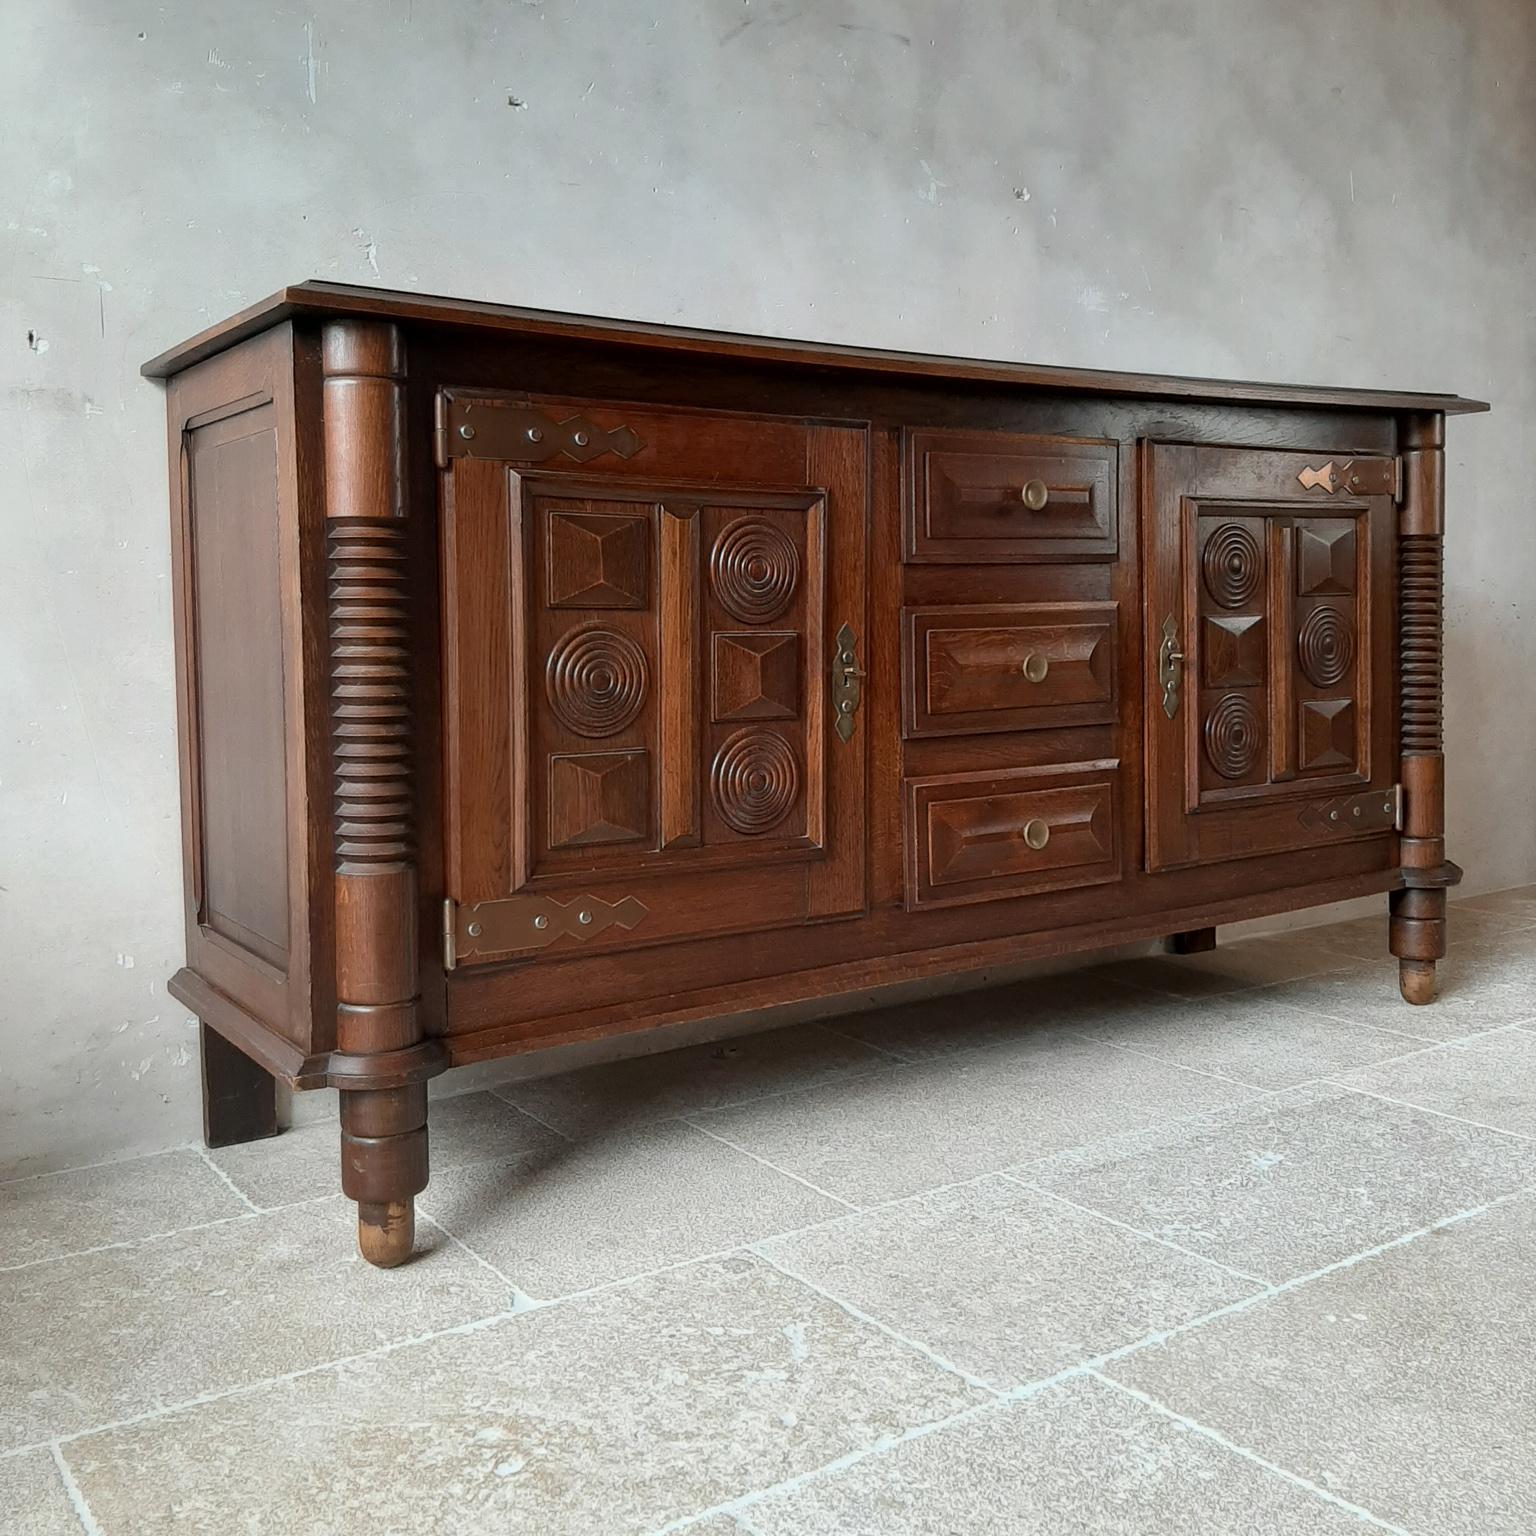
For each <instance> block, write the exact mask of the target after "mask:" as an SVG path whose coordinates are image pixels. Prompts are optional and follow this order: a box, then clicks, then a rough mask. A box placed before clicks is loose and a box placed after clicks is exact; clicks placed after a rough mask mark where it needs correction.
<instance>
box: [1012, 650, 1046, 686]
mask: <svg viewBox="0 0 1536 1536" xmlns="http://www.w3.org/2000/svg"><path fill="white" fill-rule="evenodd" d="M1050 670H1051V661H1050V657H1048V656H1046V655H1045V654H1044V652H1042V651H1031V652H1030V653H1029V655H1028V656H1026V657H1025V658H1024V664H1023V666H1021V667H1020V668H1019V671H1021V672H1022V673H1023V674H1024V676H1025V677H1027V678H1028V679H1029V681H1030V682H1032V683H1043V682H1044V681H1045V674H1046V673H1047V672H1049V671H1050Z"/></svg>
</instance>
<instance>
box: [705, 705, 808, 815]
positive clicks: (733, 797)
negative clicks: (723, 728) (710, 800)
mask: <svg viewBox="0 0 1536 1536" xmlns="http://www.w3.org/2000/svg"><path fill="white" fill-rule="evenodd" d="M710 788H711V790H712V791H713V793H714V797H715V809H716V810H717V811H719V813H720V819H721V820H722V821H724V822H725V824H726V825H727V826H728V827H732V828H734V829H735V830H736V831H737V832H741V833H744V834H745V835H746V836H748V837H756V836H758V835H760V834H761V833H763V832H768V831H771V830H772V829H773V828H774V827H776V826H777V825H778V824H779V823H780V822H781V821H783V819H784V818H785V817H786V816H787V815H788V814H789V811H790V807H791V806H793V805H794V803H795V798H796V796H798V795H799V793H800V763H799V760H798V759H797V758H796V756H795V749H794V748H793V747H792V746H790V744H789V743H788V742H787V741H785V739H784V738H783V737H782V736H780V735H779V733H778V732H777V731H761V730H757V731H738V732H737V733H736V734H735V735H734V736H732V737H731V738H730V740H729V741H727V742H726V743H725V745H724V746H723V747H721V748H720V750H719V752H717V753H716V754H715V764H714V767H713V768H712V769H711V771H710Z"/></svg>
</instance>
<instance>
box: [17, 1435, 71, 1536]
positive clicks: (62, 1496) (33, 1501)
mask: <svg viewBox="0 0 1536 1536" xmlns="http://www.w3.org/2000/svg"><path fill="white" fill-rule="evenodd" d="M0 1529H3V1530H4V1532H5V1536H83V1533H84V1530H85V1527H84V1526H83V1525H81V1523H80V1518H79V1516H78V1515H76V1514H75V1509H74V1505H72V1504H71V1503H70V1502H69V1495H68V1494H67V1493H66V1492H65V1491H64V1481H63V1479H62V1478H61V1477H60V1476H59V1469H58V1467H57V1466H56V1465H55V1464H54V1460H53V1457H52V1455H51V1454H50V1453H49V1452H47V1451H24V1452H23V1453H22V1454H21V1455H19V1456H6V1457H0Z"/></svg>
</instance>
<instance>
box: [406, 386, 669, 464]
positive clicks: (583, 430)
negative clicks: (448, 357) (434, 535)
mask: <svg viewBox="0 0 1536 1536" xmlns="http://www.w3.org/2000/svg"><path fill="white" fill-rule="evenodd" d="M435 436H436V445H435V446H436V457H437V467H438V468H439V469H447V468H448V465H449V462H450V461H451V460H453V459H503V460H507V461H509V462H512V463H516V464H542V463H544V462H545V461H546V460H548V459H553V458H558V457H564V458H567V459H572V460H574V461H575V462H576V463H578V464H585V463H587V462H588V461H589V460H591V459H599V458H601V457H602V456H603V455H604V454H606V453H612V454H616V455H617V456H618V457H619V458H621V459H628V458H633V457H634V455H635V454H637V453H639V451H640V450H641V449H642V448H643V447H645V444H644V443H643V442H641V441H640V438H639V437H638V436H637V435H636V433H635V432H634V430H633V429H632V428H630V427H626V426H623V425H620V426H616V427H604V426H601V425H599V423H597V422H595V421H593V420H592V418H591V417H590V416H587V415H585V414H584V413H583V412H580V411H577V412H575V413H574V414H572V415H570V416H566V417H564V418H563V419H561V420H556V419H555V417H553V416H551V415H549V414H548V413H547V412H545V411H542V410H539V409H537V408H536V407H534V406H532V405H528V404H527V403H526V402H523V401H519V400H505V399H500V398H497V399H488V398H486V397H485V396H482V395H454V394H449V393H448V392H447V391H444V392H442V393H440V394H439V395H438V397H437V422H436V434H435Z"/></svg>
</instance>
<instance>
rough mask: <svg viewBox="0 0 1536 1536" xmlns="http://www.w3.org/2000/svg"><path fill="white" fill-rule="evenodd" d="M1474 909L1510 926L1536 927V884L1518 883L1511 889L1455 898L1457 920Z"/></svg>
mask: <svg viewBox="0 0 1536 1536" xmlns="http://www.w3.org/2000/svg"><path fill="white" fill-rule="evenodd" d="M1471 913H1477V914H1478V915H1479V916H1480V917H1482V918H1484V919H1486V920H1487V921H1489V922H1497V923H1503V924H1505V925H1506V926H1508V927H1510V928H1531V927H1536V885H1517V886H1515V887H1513V888H1512V889H1510V890H1507V891H1485V892H1484V893H1483V894H1482V895H1480V896H1456V897H1453V898H1452V899H1451V921H1452V922H1453V923H1455V922H1458V921H1459V920H1460V919H1462V918H1465V917H1466V916H1468V915H1469V914H1471Z"/></svg>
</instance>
